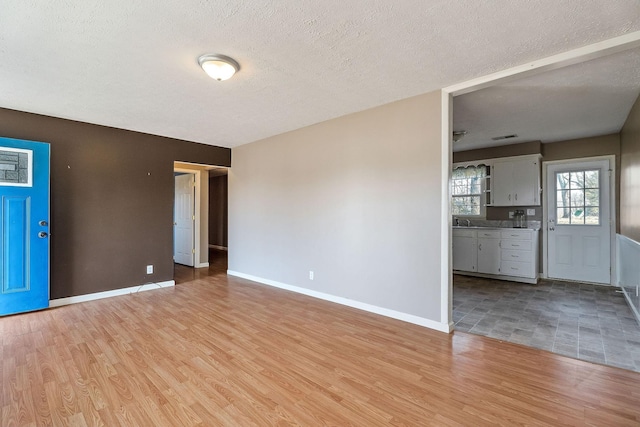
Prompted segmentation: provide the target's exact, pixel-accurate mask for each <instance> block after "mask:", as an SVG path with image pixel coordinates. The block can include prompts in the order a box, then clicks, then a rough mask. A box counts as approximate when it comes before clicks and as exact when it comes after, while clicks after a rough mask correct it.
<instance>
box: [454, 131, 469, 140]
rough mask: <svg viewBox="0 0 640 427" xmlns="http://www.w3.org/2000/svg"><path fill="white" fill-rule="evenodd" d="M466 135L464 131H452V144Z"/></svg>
mask: <svg viewBox="0 0 640 427" xmlns="http://www.w3.org/2000/svg"><path fill="white" fill-rule="evenodd" d="M466 134H467V131H466V130H454V131H453V142H458V141H460V140H461V139H462V138H464V136H465V135H466Z"/></svg>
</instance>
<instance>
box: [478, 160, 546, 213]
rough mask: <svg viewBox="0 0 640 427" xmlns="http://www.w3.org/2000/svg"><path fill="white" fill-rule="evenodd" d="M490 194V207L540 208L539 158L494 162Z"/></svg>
mask: <svg viewBox="0 0 640 427" xmlns="http://www.w3.org/2000/svg"><path fill="white" fill-rule="evenodd" d="M490 194H491V203H490V205H491V206H540V156H539V155H531V156H518V157H505V158H503V159H496V160H494V161H493V165H492V166H491V193H490Z"/></svg>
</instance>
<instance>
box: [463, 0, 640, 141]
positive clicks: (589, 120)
mask: <svg viewBox="0 0 640 427" xmlns="http://www.w3.org/2000/svg"><path fill="white" fill-rule="evenodd" d="M639 7H640V5H639ZM639 94H640V49H633V50H628V51H625V52H621V53H617V54H613V55H609V56H606V57H603V58H599V59H595V60H591V61H587V62H583V63H581V64H576V65H572V66H568V67H565V68H561V69H558V70H554V71H548V72H546V73H542V74H538V75H535V76H533V77H527V78H522V79H519V80H517V81H514V82H510V83H505V84H500V85H497V86H492V87H489V88H486V89H483V90H479V91H477V92H472V93H468V94H465V95H461V96H458V97H456V98H454V102H453V123H454V130H458V131H459V130H466V131H467V132H468V133H467V135H465V136H464V137H463V138H462V139H461V140H460V141H458V142H456V143H454V151H464V150H470V149H475V148H484V147H490V146H500V145H505V144H514V143H519V142H527V141H542V142H543V143H547V142H556V141H565V140H570V139H577V138H584V137H590V136H597V135H607V134H611V133H617V132H619V131H620V129H621V128H622V125H623V124H624V122H625V120H626V118H627V116H628V115H629V111H630V110H631V107H632V106H633V104H634V102H635V101H636V99H637V98H638V95H639ZM512 134H517V135H518V137H517V138H513V139H506V140H502V141H493V140H492V138H493V137H497V136H502V135H512Z"/></svg>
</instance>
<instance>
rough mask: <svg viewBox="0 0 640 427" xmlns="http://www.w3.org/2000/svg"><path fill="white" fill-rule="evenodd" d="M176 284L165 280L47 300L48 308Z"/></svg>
mask: <svg viewBox="0 0 640 427" xmlns="http://www.w3.org/2000/svg"><path fill="white" fill-rule="evenodd" d="M175 285H176V282H175V281H173V280H167V281H166V282H157V283H145V284H143V285H139V286H131V287H130V288H123V289H114V290H112V291H104V292H96V293H93V294H86V295H78V296H74V297H66V298H58V299H52V300H49V308H53V307H60V306H63V305H69V304H77V303H79V302H86V301H93V300H97V299H102V298H110V297H116V296H119V295H127V294H133V293H137V292H144V291H151V290H153V289H159V288H168V287H171V286H175Z"/></svg>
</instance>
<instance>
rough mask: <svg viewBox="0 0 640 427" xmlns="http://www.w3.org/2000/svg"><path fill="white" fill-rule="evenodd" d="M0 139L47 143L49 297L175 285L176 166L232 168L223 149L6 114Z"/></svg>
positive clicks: (0, 121)
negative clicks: (168, 282)
mask: <svg viewBox="0 0 640 427" xmlns="http://www.w3.org/2000/svg"><path fill="white" fill-rule="evenodd" d="M0 136H3V137H9V138H18V139H27V140H34V141H42V142H48V143H50V144H51V299H56V298H63V297H68V296H75V295H84V294H89V293H94V292H101V291H107V290H112V289H119V288H126V287H130V286H136V285H140V284H142V283H147V282H161V281H166V280H172V279H173V226H172V224H173V198H174V179H173V162H174V161H176V160H178V161H186V162H193V163H201V164H210V165H219V166H230V165H231V150H230V149H227V148H221V147H214V146H210V145H205V144H197V143H193V142H188V141H182V140H177V139H171V138H165V137H160V136H154V135H149V134H143V133H137V132H131V131H126V130H122V129H115V128H109V127H105V126H98V125H92V124H88V123H81V122H75V121H71V120H64V119H58V118H53V117H48V116H41V115H37V114H30V113H24V112H19V111H14V110H7V109H0ZM147 264H153V265H154V273H153V274H151V275H147V274H146V265H147Z"/></svg>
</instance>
